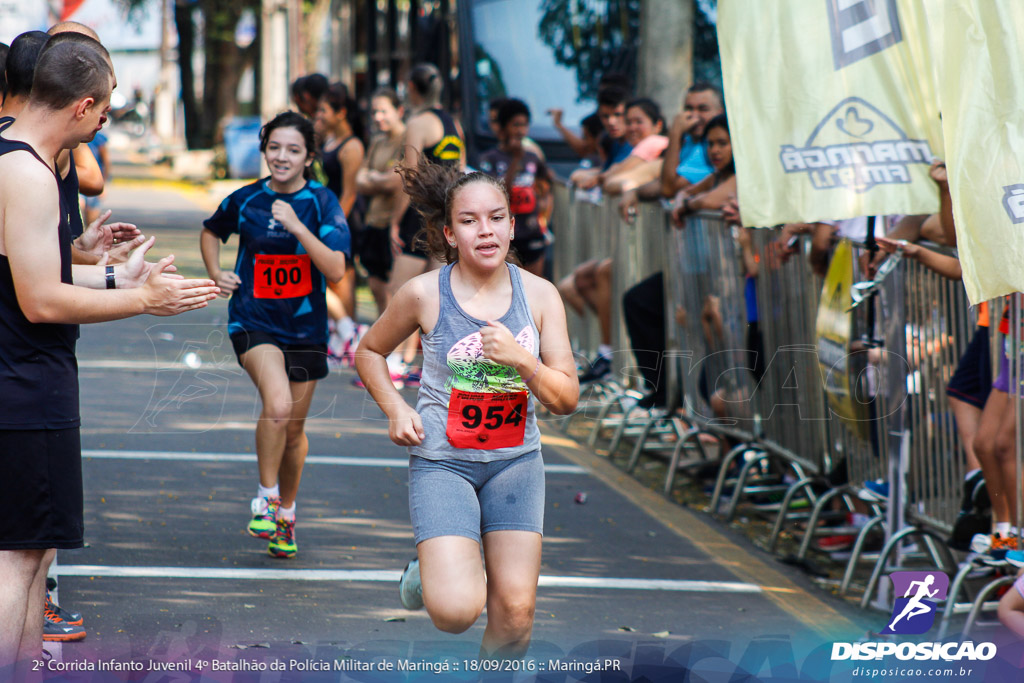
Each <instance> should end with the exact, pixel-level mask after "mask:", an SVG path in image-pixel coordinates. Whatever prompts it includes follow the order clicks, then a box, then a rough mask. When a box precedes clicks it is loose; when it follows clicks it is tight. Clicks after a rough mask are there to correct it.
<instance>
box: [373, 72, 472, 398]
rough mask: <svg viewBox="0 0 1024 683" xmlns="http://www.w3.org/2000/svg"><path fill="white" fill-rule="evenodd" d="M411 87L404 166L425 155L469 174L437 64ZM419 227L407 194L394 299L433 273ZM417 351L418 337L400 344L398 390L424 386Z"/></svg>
mask: <svg viewBox="0 0 1024 683" xmlns="http://www.w3.org/2000/svg"><path fill="white" fill-rule="evenodd" d="M408 85H409V106H408V109H409V110H410V111H412V116H411V118H410V119H409V123H408V125H407V127H406V133H405V136H406V137H405V161H404V162H403V163H404V165H406V166H409V167H413V166H415V165H416V164H417V163H418V162H419V157H420V155H421V154H422V155H423V156H424V158H425V159H428V160H430V161H432V162H434V163H438V164H442V165H445V166H456V167H458V168H459V169H464V168H465V166H466V148H465V143H463V135H462V128H461V127H460V126H459V123H458V122H457V121H455V120H454V119H452V117H451V116H450V115H449V114H448V112H446V111H444V110H443V109H441V91H442V90H443V88H444V83H443V81H442V78H441V72H440V71H438V69H437V67H436V66H434V65H433V64H426V63H422V64H418V65H416V66H415V67H413V70H412V71H411V72H410V73H409V83H408ZM420 226H421V223H420V217H419V216H418V215H417V214H416V212H415V211H413V210H411V209H410V208H409V197H408V195H406V194H405V193H402V194H401V195H400V196H399V197H398V200H397V201H396V202H395V206H394V208H393V210H392V214H391V242H392V245H393V246H392V253H394V255H395V262H394V265H393V266H392V267H391V278H390V279H389V280H388V287H389V289H390V293H391V296H394V294H395V292H397V291H398V290H399V289H400V288H401V287H402V285H404V284H405V283H406V282H408V281H409V280H411V279H412V278H414V277H416V276H417V275H420V274H421V273H424V272H426V271H427V270H428V269H430V268H431V265H432V264H431V263H430V258H429V256H428V255H427V253H426V251H424V250H422V249H421V248H419V246H418V245H417V244H416V239H415V237H416V235H417V234H418V233H419V232H420ZM433 266H434V267H439V266H440V264H438V263H435V264H433ZM418 346H419V335H418V333H414V334H413V335H412V336H411V337H409V339H407V340H406V341H405V343H404V344H402V345H400V347H399V349H398V351H399V352H400V353H401V357H402V363H403V364H404V365H403V366H402V369H401V370H400V371H399V373H398V374H397V375H396V373H395V372H394V370H392V380H393V381H394V382H395V386H403V385H405V384H407V383H411V384H413V385H415V384H418V383H419V379H418V373H416V372H410V371H409V368H410V367H411V365H412V363H413V361H414V360H415V359H416V350H417V347H418ZM403 375H405V377H403ZM409 380H411V382H410V381H409Z"/></svg>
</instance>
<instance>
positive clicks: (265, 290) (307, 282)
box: [252, 254, 313, 299]
mask: <svg viewBox="0 0 1024 683" xmlns="http://www.w3.org/2000/svg"><path fill="white" fill-rule="evenodd" d="M312 291H313V280H312V278H310V274H309V254H289V255H284V254H257V255H256V266H255V268H254V269H253V288H252V295H253V297H255V298H257V299H292V298H294V297H297V296H306V295H308V294H310V293H312Z"/></svg>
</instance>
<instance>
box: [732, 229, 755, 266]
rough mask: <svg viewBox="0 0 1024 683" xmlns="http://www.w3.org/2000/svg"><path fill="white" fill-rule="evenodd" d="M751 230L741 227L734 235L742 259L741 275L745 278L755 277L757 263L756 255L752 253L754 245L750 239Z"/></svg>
mask: <svg viewBox="0 0 1024 683" xmlns="http://www.w3.org/2000/svg"><path fill="white" fill-rule="evenodd" d="M752 230H753V228H744V227H741V228H740V229H739V232H737V233H736V242H737V243H738V244H739V245H740V254H741V256H742V257H743V274H744V275H746V276H747V277H757V271H758V268H759V265H760V264H759V263H758V262H757V254H755V253H754V243H753V240H752V239H751V231H752Z"/></svg>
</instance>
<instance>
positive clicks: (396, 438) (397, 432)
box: [388, 404, 426, 446]
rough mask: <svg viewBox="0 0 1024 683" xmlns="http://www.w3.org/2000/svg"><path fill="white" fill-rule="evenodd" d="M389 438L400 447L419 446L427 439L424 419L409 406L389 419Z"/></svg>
mask: <svg viewBox="0 0 1024 683" xmlns="http://www.w3.org/2000/svg"><path fill="white" fill-rule="evenodd" d="M388 437H389V438H390V439H391V440H392V441H393V442H394V443H395V444H396V445H398V446H419V445H420V444H421V443H423V439H424V438H426V433H424V431H423V419H422V418H420V414H419V413H417V412H416V411H415V410H413V409H412V407H411V406H410V405H409V404H406V405H405V406H404V407H402V408H400V409H399V410H398V413H397V414H396V415H394V416H393V417H391V418H389V419H388Z"/></svg>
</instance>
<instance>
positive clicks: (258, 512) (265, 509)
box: [249, 496, 281, 540]
mask: <svg viewBox="0 0 1024 683" xmlns="http://www.w3.org/2000/svg"><path fill="white" fill-rule="evenodd" d="M279 507H281V499H280V498H278V497H277V496H272V497H267V498H253V499H252V503H251V504H250V508H251V509H252V519H251V520H249V535H250V536H255V537H256V538H265V539H267V540H269V539H270V537H271V536H273V535H274V531H275V530H276V529H277V527H276V524H275V521H276V520H277V509H278V508H279Z"/></svg>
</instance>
